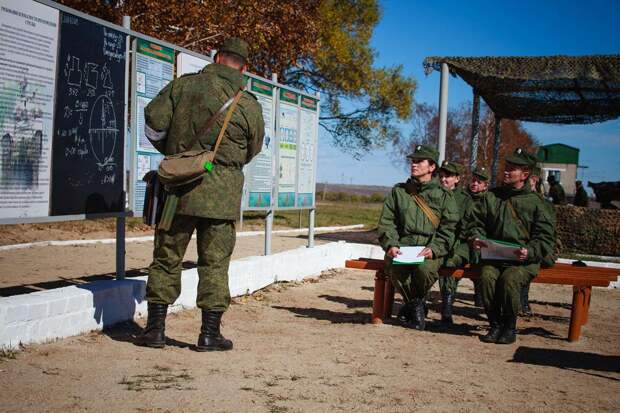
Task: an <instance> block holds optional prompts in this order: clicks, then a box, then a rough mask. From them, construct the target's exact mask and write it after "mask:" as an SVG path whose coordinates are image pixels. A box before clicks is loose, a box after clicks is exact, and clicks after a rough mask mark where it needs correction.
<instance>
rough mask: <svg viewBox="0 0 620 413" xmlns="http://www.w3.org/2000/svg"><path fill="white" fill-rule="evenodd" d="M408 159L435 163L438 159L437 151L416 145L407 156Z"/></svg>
mask: <svg viewBox="0 0 620 413" xmlns="http://www.w3.org/2000/svg"><path fill="white" fill-rule="evenodd" d="M407 158H409V159H412V160H413V159H430V160H431V161H433V162H435V163H437V162H438V159H439V151H438V150H437V149H435V148H433V147H432V146H429V145H416V147H415V148H414V150H413V152H412V153H410V154H409V155H407Z"/></svg>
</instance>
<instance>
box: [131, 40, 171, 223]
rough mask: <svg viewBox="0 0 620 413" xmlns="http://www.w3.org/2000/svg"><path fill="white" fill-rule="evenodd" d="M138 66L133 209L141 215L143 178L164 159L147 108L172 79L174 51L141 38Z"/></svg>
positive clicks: (135, 79)
mask: <svg viewBox="0 0 620 413" xmlns="http://www.w3.org/2000/svg"><path fill="white" fill-rule="evenodd" d="M135 65H136V69H135V78H134V81H135V85H136V87H135V89H136V94H135V96H134V99H135V102H136V106H135V107H136V113H135V116H136V131H135V132H134V137H135V143H136V148H137V153H136V171H135V172H136V173H135V175H134V176H135V183H134V184H135V186H134V188H135V190H134V196H133V200H134V205H133V210H134V214H135V215H136V216H141V215H142V208H143V206H144V196H145V194H146V183H145V182H144V181H143V180H142V177H143V176H144V175H145V174H146V173H147V172H148V171H150V170H155V169H157V167H158V166H159V163H160V162H161V160H162V159H163V158H164V157H163V155H161V154H160V153H159V152H158V151H157V150H156V149H155V148H154V147H153V145H151V143H150V142H149V140H148V139H147V138H146V135H145V134H144V108H145V107H146V105H148V104H149V102H150V101H151V100H152V99H153V98H154V97H155V96H157V94H158V93H159V91H160V90H162V89H163V88H164V87H166V85H168V83H169V82H170V81H171V80H172V78H173V72H174V50H173V49H170V48H167V47H164V46H160V45H158V44H155V43H151V42H147V41H145V40H142V39H137V41H136V62H135Z"/></svg>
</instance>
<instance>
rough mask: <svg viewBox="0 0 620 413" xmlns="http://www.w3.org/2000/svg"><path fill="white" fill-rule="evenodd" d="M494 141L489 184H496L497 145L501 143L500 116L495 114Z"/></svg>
mask: <svg viewBox="0 0 620 413" xmlns="http://www.w3.org/2000/svg"><path fill="white" fill-rule="evenodd" d="M494 130H495V133H494V135H495V137H494V139H495V141H494V144H493V166H492V167H491V186H496V185H497V169H498V164H499V147H500V145H501V143H502V118H499V117H497V116H495V129H494Z"/></svg>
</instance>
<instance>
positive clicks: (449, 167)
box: [439, 161, 465, 175]
mask: <svg viewBox="0 0 620 413" xmlns="http://www.w3.org/2000/svg"><path fill="white" fill-rule="evenodd" d="M439 170H440V171H442V170H443V171H445V172H447V173H449V174H453V175H462V174H463V172H465V167H464V166H463V165H461V164H460V163H457V162H453V161H443V162H442V164H441V168H439Z"/></svg>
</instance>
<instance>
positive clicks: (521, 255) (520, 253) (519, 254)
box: [515, 247, 527, 261]
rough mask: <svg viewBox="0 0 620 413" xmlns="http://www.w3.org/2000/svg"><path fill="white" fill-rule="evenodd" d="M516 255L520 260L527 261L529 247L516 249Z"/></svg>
mask: <svg viewBox="0 0 620 413" xmlns="http://www.w3.org/2000/svg"><path fill="white" fill-rule="evenodd" d="M515 255H516V256H517V259H518V260H519V261H525V260H526V259H527V248H525V247H522V248H519V249H518V250H516V251H515Z"/></svg>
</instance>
